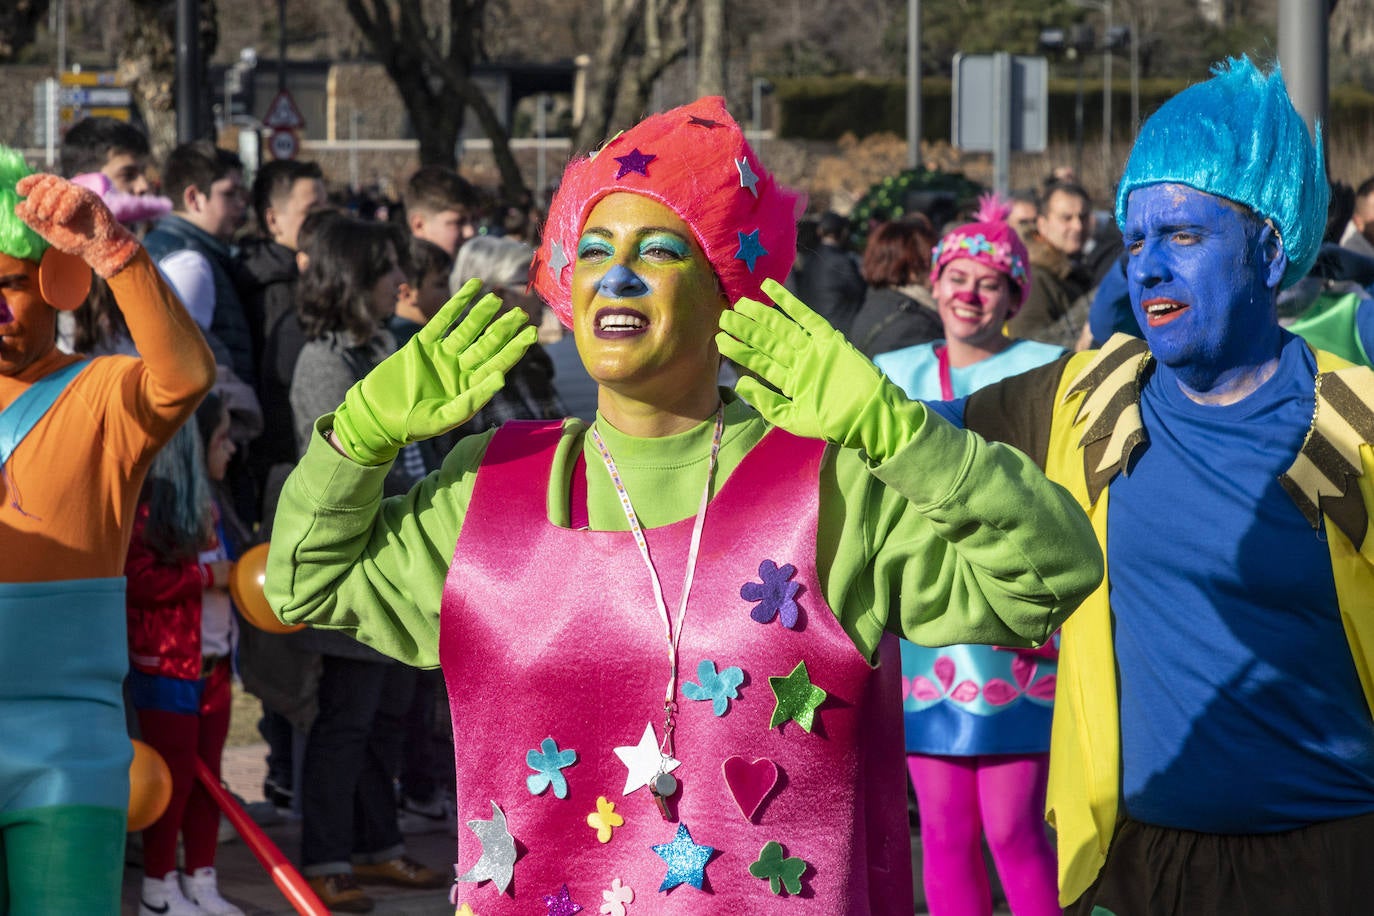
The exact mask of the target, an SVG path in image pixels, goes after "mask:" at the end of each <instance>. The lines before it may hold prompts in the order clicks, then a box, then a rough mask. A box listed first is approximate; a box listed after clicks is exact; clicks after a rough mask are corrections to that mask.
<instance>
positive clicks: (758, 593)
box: [739, 560, 801, 630]
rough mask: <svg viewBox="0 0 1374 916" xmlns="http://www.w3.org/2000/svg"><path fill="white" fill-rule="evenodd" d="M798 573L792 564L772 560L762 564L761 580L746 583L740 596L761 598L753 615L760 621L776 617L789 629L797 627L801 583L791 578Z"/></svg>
mask: <svg viewBox="0 0 1374 916" xmlns="http://www.w3.org/2000/svg"><path fill="white" fill-rule="evenodd" d="M796 574H797V567H795V566H793V565H792V564H791V563H784V564H783V565H782V566H778V564H776V563H774V562H773V561H772V560H764V561H763V562H762V563H760V564H759V579H760V580H762V581H760V582H746V583H744V584H743V585H741V586H740V590H739V596H740V597H741V598H743V599H744V600H745V601H757V602H758V604H756V605H755V606H754V609H753V610H752V611H750V612H749V616H750V617H752V618H754V619H755V620H757V621H758V622H759V623H769V622H770V621H772V619H773V618H774V617H777V618H778V619H779V622H780V623H782V625H783V626H785V627H787V628H788V629H789V630H792V629H795V628H796V626H797V613H798V611H799V608H798V607H797V602H796V600H795V599H796V595H797V592H798V591H800V589H801V583H799V582H791V581H789V580H790V579H791V578H792V577H793V576H795V575H796Z"/></svg>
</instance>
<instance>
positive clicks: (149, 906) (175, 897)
mask: <svg viewBox="0 0 1374 916" xmlns="http://www.w3.org/2000/svg"><path fill="white" fill-rule="evenodd" d="M204 912H205V911H204V910H202V909H201V908H200V907H198V906H196V905H195V904H194V903H192V902H191V901H189V900H187V899H186V895H185V894H183V893H182V892H181V884H180V882H178V881H177V873H176V872H174V871H169V872H168V873H167V874H166V876H165V877H162V878H149V877H146V876H145V877H144V879H143V892H142V893H141V894H140V896H139V901H138V916H202V914H203V913H204Z"/></svg>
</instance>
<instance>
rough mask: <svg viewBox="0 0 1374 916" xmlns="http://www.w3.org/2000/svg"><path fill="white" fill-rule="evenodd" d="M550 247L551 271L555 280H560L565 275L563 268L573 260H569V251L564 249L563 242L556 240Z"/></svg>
mask: <svg viewBox="0 0 1374 916" xmlns="http://www.w3.org/2000/svg"><path fill="white" fill-rule="evenodd" d="M549 248H550V254H549V273H551V274H553V278H554V279H555V280H558V279H561V278H562V276H563V268H565V267H567V266H568V265H569V264H571V263H572V262H571V261H569V260H568V253H567V252H566V251H564V250H563V246H562V244H561V243H559V242H554V243H553V244H552V245H550V246H549Z"/></svg>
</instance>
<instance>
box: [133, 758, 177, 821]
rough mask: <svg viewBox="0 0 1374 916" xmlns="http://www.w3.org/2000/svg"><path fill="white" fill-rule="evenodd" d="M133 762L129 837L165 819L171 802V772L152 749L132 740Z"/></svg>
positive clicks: (165, 762)
mask: <svg viewBox="0 0 1374 916" xmlns="http://www.w3.org/2000/svg"><path fill="white" fill-rule="evenodd" d="M131 740H132V741H133V745H134V760H133V762H132V763H130V764H129V826H128V828H127V829H128V831H129V832H130V833H132V832H134V831H135V830H142V829H143V828H144V827H147V826H149V825H151V824H153V823H154V822H155V821H157V819H158V818H160V817H162V812H163V811H166V810H167V803H168V802H169V801H171V800H172V771H171V770H169V769H167V761H165V760H163V759H162V755H161V754H159V753H158V752H157V751H155V750H153V748H152V746H151V745H148V744H144V743H143V742H142V741H139V740H137V739H131Z"/></svg>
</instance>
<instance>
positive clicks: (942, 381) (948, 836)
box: [876, 195, 1064, 916]
mask: <svg viewBox="0 0 1374 916" xmlns="http://www.w3.org/2000/svg"><path fill="white" fill-rule="evenodd" d="M980 204H981V206H980V207H979V210H978V212H977V214H975V216H974V221H973V222H972V223H968V224H965V225H962V226H959V227H957V228H955V229H952V230H950V231H949V232H948V233H946V234H945V237H944V238H943V239H941V240H940V243H939V244H938V245H937V246H936V247H935V251H934V252H933V253H932V256H931V261H932V263H933V266H932V268H931V279H932V281H933V282H934V289H935V301H936V306H937V308H938V310H939V314H940V320H941V323H942V324H943V326H944V336H943V338H942V339H939V340H935V341H931V342H929V343H923V344H918V345H916V346H912V347H904V348H902V349H899V350H893V351H891V352H888V353H883V354H881V355H879V356H878V357H876V362H877V364H878V368H880V369H882V370H883V371H884V372H886V373H887V374H888V376H889V377H891V378H892V380H893V381H894V382H896V383H897V384H898V385H900V386H901V387H902V389H903V390H904V391H906V393H907V394H909V395H910V396H912V397H915V398H926V399H930V400H950V399H952V398H957V397H965V396H967V395H969V394H971V393H972V392H974V391H976V390H977V389H979V388H981V387H983V386H984V385H986V384H988V383H990V382H995V381H997V380H999V379H1002V378H1006V377H1007V376H1011V375H1016V374H1018V373H1021V372H1025V371H1027V370H1028V369H1033V368H1035V367H1036V366H1041V365H1044V364H1045V363H1048V362H1053V361H1054V360H1055V359H1058V358H1059V357H1060V356H1062V355H1063V353H1064V349H1063V348H1062V347H1057V346H1052V345H1050V344H1044V343H1038V342H1035V341H1030V340H1017V339H1014V338H1011V337H1008V336H1007V335H1006V334H1005V333H1003V328H1004V327H1005V326H1006V323H1007V319H1009V318H1010V317H1011V316H1012V315H1014V314H1016V311H1017V309H1019V308H1020V307H1021V305H1022V303H1024V302H1025V300H1026V296H1027V294H1028V292H1029V290H1030V259H1029V257H1028V256H1027V254H1026V247H1025V246H1024V245H1023V244H1022V243H1021V239H1020V237H1019V236H1018V235H1017V234H1016V231H1015V230H1014V229H1012V227H1011V226H1010V225H1008V223H1007V216H1008V214H1009V213H1010V212H1011V207H1010V205H1009V204H1007V203H1005V202H1003V201H1001V200H998V199H997V198H996V197H993V196H991V195H989V196H986V197H984V198H983V199H982V201H981V202H980ZM1057 657H1058V653H1057V651H1056V650H1055V648H1054V646H1053V644H1050V645H1047V646H1044V647H1042V648H1040V649H1032V650H1018V651H1008V650H1003V649H1001V648H1000V647H996V648H995V647H992V646H984V645H953V646H944V647H942V648H938V649H935V648H928V647H926V646H920V645H916V644H915V643H911V642H907V641H905V640H903V642H902V676H903V677H904V678H905V679H906V687H907V689H906V691H905V700H904V708H903V714H904V719H905V725H906V729H905V731H906V750H907V769H908V771H909V772H910V774H911V782H912V785H914V786H915V787H916V797H917V801H918V803H919V805H920V809H921V855H922V871H923V875H922V887H923V889H924V890H925V894H926V904H927V905H928V906H929V907H930V912H931V914H932V916H986V914H990V913H991V912H992V894H991V892H990V889H989V885H988V874H987V869H986V867H985V866H984V864H983V838H984V836H986V838H987V843H988V848H989V849H990V850H991V851H992V857H993V861H994V862H995V863H996V865H997V872H998V875H999V877H1000V878H1001V880H1002V888H1003V890H1004V891H1005V892H1006V895H1007V901H1008V903H1010V904H1011V909H1012V911H1013V912H1014V913H1016V914H1017V916H1047V914H1057V913H1058V912H1059V901H1058V899H1057V898H1058V888H1057V886H1056V881H1055V858H1054V851H1053V850H1052V849H1051V848H1050V844H1049V841H1048V839H1047V838H1046V835H1045V818H1044V811H1045V786H1046V777H1047V776H1048V773H1049V757H1050V754H1049V749H1050V717H1051V715H1052V711H1053V708H1052V703H1053V699H1054V684H1055V677H1056V659H1057Z"/></svg>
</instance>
